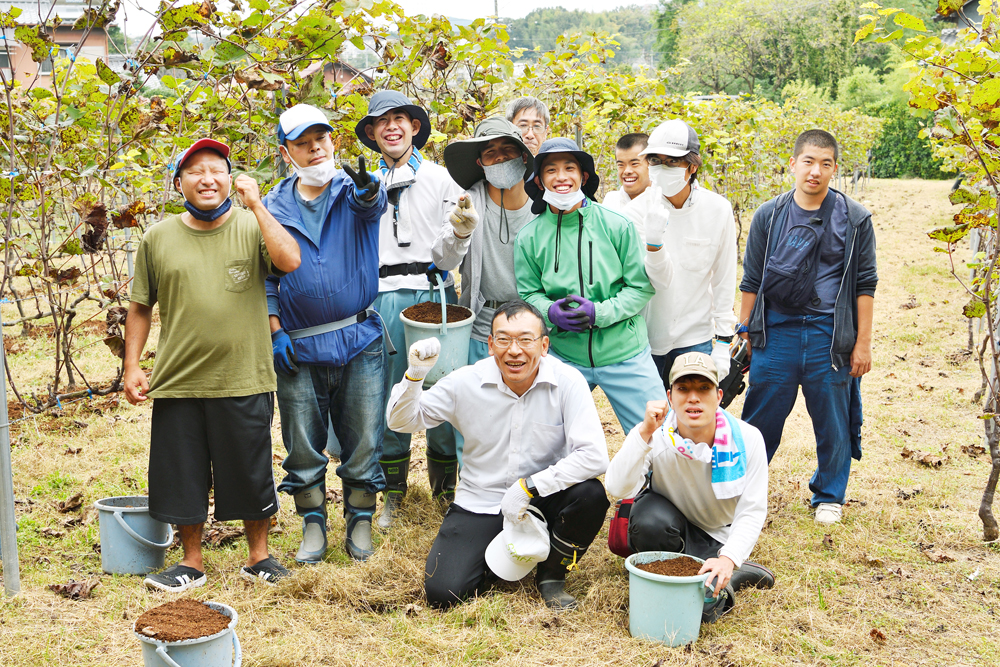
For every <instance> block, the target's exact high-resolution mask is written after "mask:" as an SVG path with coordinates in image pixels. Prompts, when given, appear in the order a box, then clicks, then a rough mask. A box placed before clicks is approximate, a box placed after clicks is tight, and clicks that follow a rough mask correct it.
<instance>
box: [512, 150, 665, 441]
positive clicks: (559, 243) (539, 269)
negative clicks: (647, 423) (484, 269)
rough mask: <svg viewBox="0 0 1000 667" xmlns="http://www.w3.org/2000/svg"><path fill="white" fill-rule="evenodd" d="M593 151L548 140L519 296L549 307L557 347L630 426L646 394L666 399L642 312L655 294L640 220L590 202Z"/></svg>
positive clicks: (523, 238)
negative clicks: (645, 264)
mask: <svg viewBox="0 0 1000 667" xmlns="http://www.w3.org/2000/svg"><path fill="white" fill-rule="evenodd" d="M599 182H600V179H599V178H598V176H597V172H596V171H595V169H594V159H593V158H592V157H591V156H590V155H589V154H587V153H585V152H584V151H581V150H580V149H579V148H578V147H577V145H576V143H575V142H573V141H572V140H570V139H549V140H548V141H546V142H545V143H544V144H542V147H541V149H540V150H539V152H538V155H537V156H535V171H534V174H533V175H532V177H531V179H530V180H529V181H528V182H527V183H525V190H526V191H527V193H528V196H529V197H531V199H532V201H533V202H534V204H533V205H532V209H531V210H532V212H533V213H535V214H537V215H538V217H537V218H535V219H534V220H533V221H532V222H530V223H528V224H527V225H526V226H525V227H524V228H523V229H522V230H521V231H520V232H519V233H518V235H517V240H516V248H515V252H514V274H515V276H516V277H517V291H518V294H519V295H520V297H521V298H522V299H524V300H525V301H527V302H528V303H530V304H531V305H533V306H535V307H536V308H538V310H540V311H541V312H542V313H545V314H546V324H547V325H549V326H550V328H551V329H552V334H551V346H552V352H553V353H554V354H555V355H556V356H557V357H559V358H560V359H562V360H563V361H566V362H568V363H569V364H570V365H572V366H574V367H575V368H577V369H578V370H579V371H580V372H581V373H583V376H584V377H585V378H586V379H587V382H588V383H590V388H591V390H593V388H594V387H598V386H599V387H601V389H603V390H604V393H605V395H607V397H608V401H610V403H611V407H612V408H614V411H615V415H616V416H617V417H618V421H619V422H620V423H621V425H622V428H623V429H624V430H625V432H626V433H628V432H629V431H631V430H632V427H634V426H635V425H636V424H638V423H640V422H641V421H642V419H643V415H644V414H645V409H646V401H655V400H661V401H662V400H666V398H667V397H666V392H665V391H664V389H663V383H662V382H661V381H660V379H659V375H658V374H657V372H656V366H655V365H654V364H653V358H652V355H651V354H650V349H649V339H648V338H647V336H646V323H645V322H644V321H643V319H642V316H641V315H639V311H640V310H642V307H643V306H645V305H646V302H648V301H649V299H650V297H652V296H653V287H652V285H650V283H649V279H648V278H647V277H646V270H645V268H644V267H643V257H642V254H641V253H640V252H639V239H638V236H637V232H636V231H635V226H634V225H633V224H632V223H631V222H630V221H629V220H628V219H627V218H625V217H624V216H622V215H621V214H619V213H615V212H614V211H612V210H610V209H607V208H604V207H603V206H601V205H600V204H598V203H596V202H595V201H593V197H594V193H595V192H597V186H598V184H599Z"/></svg>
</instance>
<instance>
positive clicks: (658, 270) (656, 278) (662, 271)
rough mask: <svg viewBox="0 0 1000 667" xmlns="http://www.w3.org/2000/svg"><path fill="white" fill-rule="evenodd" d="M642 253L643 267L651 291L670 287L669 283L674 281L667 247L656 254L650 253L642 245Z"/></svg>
mask: <svg viewBox="0 0 1000 667" xmlns="http://www.w3.org/2000/svg"><path fill="white" fill-rule="evenodd" d="M642 252H643V255H644V257H643V260H642V261H643V266H644V267H645V269H646V275H647V276H648V277H649V282H650V284H651V285H652V286H653V289H656V290H665V289H667V288H668V287H670V282H671V281H672V280H673V279H674V263H673V261H671V259H670V253H669V252H667V247H666V246H663V247H662V248H660V249H659V250H657V251H656V252H650V251H649V250H646V247H645V244H643V247H642Z"/></svg>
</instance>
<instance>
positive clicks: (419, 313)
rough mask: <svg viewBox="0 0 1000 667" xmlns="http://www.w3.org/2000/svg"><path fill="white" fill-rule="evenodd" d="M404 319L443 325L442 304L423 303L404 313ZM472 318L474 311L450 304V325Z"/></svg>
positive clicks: (411, 307)
mask: <svg viewBox="0 0 1000 667" xmlns="http://www.w3.org/2000/svg"><path fill="white" fill-rule="evenodd" d="M403 317H405V318H406V319H408V320H411V321H413V322H421V323H423V324H441V304H440V303H435V302H433V301H423V302H421V303H417V304H414V305H412V306H410V307H409V308H407V309H406V310H404V311H403ZM470 317H472V311H471V310H469V309H468V308H464V307H462V306H455V305H452V304H448V323H449V324H450V323H452V322H461V321H462V320H467V319H469V318H470Z"/></svg>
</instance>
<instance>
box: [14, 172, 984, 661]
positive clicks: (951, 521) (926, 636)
mask: <svg viewBox="0 0 1000 667" xmlns="http://www.w3.org/2000/svg"><path fill="white" fill-rule="evenodd" d="M948 188H949V183H948V182H945V181H941V182H928V181H916V180H914V181H876V182H873V183H872V185H871V187H870V188H869V191H868V192H866V193H863V194H861V195H859V197H858V198H859V199H860V200H861V201H862V202H863V203H865V204H866V205H867V206H868V207H869V208H870V210H871V211H872V212H873V215H874V221H875V225H876V235H877V239H878V254H879V277H880V283H879V288H878V292H877V294H876V298H875V308H876V310H875V345H874V365H873V370H872V372H871V373H870V374H869V375H868V376H866V378H865V380H864V382H863V383H862V392H863V398H864V405H865V426H864V442H863V447H864V457H863V459H862V460H861V461H860V462H856V463H855V465H854V468H853V470H852V473H851V482H850V486H849V488H848V495H849V498H850V502H849V504H848V506H847V507H846V508H845V511H844V521H843V523H842V524H840V525H837V526H834V527H832V528H825V529H824V528H822V527H819V526H817V525H816V524H814V522H813V521H812V515H811V512H810V510H809V507H808V500H809V496H810V493H809V490H808V483H809V477H810V475H811V474H812V471H813V469H814V466H815V444H814V439H813V434H812V429H811V425H810V422H809V419H808V415H807V414H806V411H805V408H804V405H803V404H802V403H801V400H800V402H799V404H798V405H797V406H796V408H795V411H794V413H793V415H792V417H791V418H790V420H789V422H788V424H787V426H786V429H785V436H784V441H783V443H782V447H781V449H780V450H779V453H778V455H777V457H776V458H775V461H774V462H773V464H772V465H771V468H770V489H769V504H770V507H769V515H768V524H767V527H766V528H765V530H764V532H763V534H762V535H761V538H760V540H759V542H758V544H757V547H756V549H755V552H754V555H753V558H754V559H755V560H758V561H760V562H762V563H764V564H765V565H767V566H768V567H770V568H772V569H773V570H774V571H775V572H776V573H777V577H778V581H777V585H776V587H775V588H774V589H773V590H769V591H750V592H745V593H743V594H741V595H740V597H739V599H738V601H737V606H736V608H735V610H734V611H733V612H732V613H731V614H729V615H728V616H726V617H725V618H724V619H722V620H721V621H720V622H718V623H717V624H715V625H713V626H707V627H704V628H702V633H701V638H700V639H699V640H698V641H697V642H696V643H695V644H694V645H693V646H691V647H688V648H674V649H671V648H667V647H664V646H661V645H658V644H652V643H648V642H645V641H642V640H637V639H632V638H631V637H630V636H629V632H628V617H629V593H628V575H627V573H626V572H625V570H624V567H623V565H622V560H621V559H620V558H618V557H616V556H613V555H612V554H611V553H610V552H609V551H608V550H607V546H606V538H607V533H606V530H605V531H602V533H601V534H600V535H599V536H598V538H597V540H596V541H595V543H594V545H593V547H592V548H591V550H590V552H588V553H587V555H586V556H585V557H584V558H583V560H582V563H581V568H580V570H579V572H576V573H573V574H571V575H570V578H569V586H568V587H569V590H570V592H572V593H573V594H574V595H576V596H577V597H578V598H579V599H580V600H581V608H580V609H579V610H578V611H574V612H568V613H562V614H558V615H557V614H554V613H553V612H551V611H550V610H548V609H546V608H545V606H544V605H543V604H542V603H541V600H540V598H539V597H538V594H537V593H536V592H535V589H534V583H533V579H532V577H531V576H529V577H527V578H526V579H525V580H523V581H522V582H520V583H518V584H513V585H505V586H503V587H500V588H499V589H497V590H495V591H494V592H491V593H490V594H488V595H486V596H484V597H482V598H480V599H478V600H475V601H472V602H469V603H467V604H463V605H460V606H458V607H456V608H455V609H453V610H451V611H447V612H438V611H433V610H430V609H428V608H426V602H425V600H424V598H423V592H422V579H423V568H424V558H425V557H426V554H427V551H428V549H429V547H430V544H431V542H432V541H433V538H434V534H435V532H436V529H437V526H438V523H439V522H440V515H439V514H438V513H437V511H436V509H435V508H434V507H433V504H432V503H431V501H430V500H429V497H428V491H427V482H426V473H425V470H426V465H425V464H424V463H423V460H422V459H421V460H417V461H416V462H415V465H414V470H413V472H412V473H411V479H412V482H413V484H414V488H413V490H412V492H411V494H410V496H409V498H408V503H407V505H406V509H405V515H404V518H403V520H402V522H401V523H400V525H399V526H398V527H397V528H394V529H393V530H392V531H391V532H390V533H388V534H384V535H383V534H380V535H378V537H377V541H378V551H377V553H376V555H375V556H374V557H373V558H372V559H371V560H370V561H369V562H367V563H364V564H357V563H353V562H351V561H350V560H349V559H348V558H347V556H346V555H345V554H344V552H343V546H342V540H343V529H344V522H343V518H342V516H341V511H342V506H340V505H339V496H338V497H337V499H336V503H337V504H335V505H332V506H331V508H330V514H331V523H332V527H331V533H330V536H331V547H332V548H331V551H330V554H329V556H328V558H327V562H325V563H324V564H322V565H319V566H316V567H311V568H302V567H292V565H293V562H292V556H293V554H294V552H295V549H296V548H297V545H298V539H299V522H298V520H297V518H296V517H295V516H294V510H293V507H292V503H291V502H290V501H288V500H287V498H282V501H283V506H282V509H281V512H280V514H279V515H278V521H277V526H276V527H275V529H274V531H273V534H272V536H271V537H272V539H271V552H272V554H274V555H276V556H277V557H279V558H280V559H282V560H283V561H284V562H285V563H286V564H287V565H288V566H289V567H292V569H293V572H294V575H295V576H293V577H292V578H291V579H290V580H288V581H286V582H283V583H282V584H281V585H280V586H278V587H276V588H267V587H265V586H262V585H253V584H251V583H249V582H245V581H243V580H242V579H240V578H239V577H238V576H237V571H238V569H239V567H240V565H242V563H243V559H244V558H245V542H244V541H243V539H242V537H235V538H231V536H232V534H233V533H234V532H235V531H232V530H231V529H230V532H229V533H227V532H226V530H225V528H224V527H222V526H216V527H215V529H216V531H217V532H216V533H215V537H216V539H214V541H213V543H212V544H210V545H209V546H208V547H207V550H206V565H207V571H208V577H209V582H208V584H207V585H206V586H205V587H203V588H200V589H196V590H195V591H193V592H192V593H191V594H190V597H193V598H196V599H198V600H215V601H219V602H224V603H225V604H228V605H230V606H232V607H233V608H235V609H236V611H237V612H238V613H239V615H240V619H239V625H238V626H237V634H238V635H239V638H240V641H241V642H242V645H243V655H244V663H243V664H244V665H248V666H252V667H309V666H318V665H365V666H370V665H396V664H408V665H458V664H462V665H466V664H472V665H487V664H489V665H493V664H499V665H518V666H519V667H526V666H528V665H580V664H616V665H640V666H643V667H652V666H656V665H659V666H666V665H720V666H724V665H830V666H833V665H845V666H846V665H894V666H896V667H900V666H903V665H950V666H957V665H969V666H971V665H989V664H1000V657H998V656H1000V650H998V649H1000V640H998V637H1000V634H998V633H997V632H996V613H997V610H998V607H1000V595H998V588H997V587H998V584H1000V554H998V550H997V548H996V545H984V544H983V543H982V542H981V527H980V524H979V520H978V518H977V516H976V511H977V508H978V506H979V499H980V495H981V489H982V486H983V484H984V483H985V479H986V475H987V471H988V469H989V463H988V457H987V456H985V455H984V454H983V453H981V451H980V450H977V449H976V448H977V447H978V446H980V445H981V444H982V442H981V434H982V422H981V421H980V420H978V419H976V415H977V413H978V412H979V409H978V407H977V406H976V405H974V404H973V403H972V402H971V399H972V396H973V394H974V393H975V392H976V390H977V389H978V388H979V385H980V380H979V370H978V368H977V366H976V364H975V363H974V362H973V361H971V360H970V359H969V358H968V356H967V355H966V354H965V353H964V352H963V350H965V346H966V343H967V340H968V329H967V322H966V320H965V319H964V318H963V317H962V316H961V308H962V305H963V304H964V303H965V302H966V301H967V297H965V296H963V293H962V291H961V289H960V287H959V286H958V285H957V283H956V281H955V280H954V279H953V277H952V276H951V275H950V273H949V269H948V266H947V262H946V260H947V256H946V255H943V254H940V253H935V252H934V251H933V243H932V242H931V241H930V240H929V239H928V238H927V236H926V234H925V231H926V230H927V229H928V228H930V227H932V226H937V225H940V224H945V223H946V222H947V220H949V218H950V216H951V214H952V209H951V206H950V205H949V204H948V202H947V198H946V197H947V193H948ZM966 254H967V253H966ZM958 259H965V257H964V256H963V257H960V258H958ZM4 312H5V317H6V313H7V311H6V310H5V311H4ZM84 342H86V341H84ZM13 343H16V347H18V348H19V350H18V352H14V351H13V350H11V348H8V349H9V350H11V354H10V358H11V366H12V369H13V370H14V372H15V377H23V378H25V380H24V384H26V385H29V386H30V385H31V382H32V379H31V378H32V377H39V378H40V377H43V376H44V373H42V372H40V371H38V370H37V369H38V367H39V366H40V365H41V364H47V363H49V361H48V360H49V359H50V358H51V357H50V355H49V354H48V353H47V352H46V349H45V344H46V341H45V339H44V338H37V339H30V340H29V339H20V338H18V339H17V340H16V341H11V344H13ZM5 344H7V340H6V339H5ZM102 348H103V346H101V345H94V346H92V347H91V348H88V349H90V350H92V351H93V352H92V354H93V358H88V359H87V360H85V363H86V364H87V366H86V367H87V368H88V369H90V371H91V372H92V373H93V374H94V375H95V376H97V377H101V373H102V372H104V374H105V375H106V376H108V377H111V376H112V374H113V369H114V365H113V364H112V363H111V361H110V360H108V359H106V358H105V357H106V356H107V352H106V350H104V349H102ZM102 355H104V356H102ZM102 369H104V370H102ZM33 373H34V375H32V374H33ZM595 398H596V399H597V401H598V406H599V408H600V410H601V415H602V419H603V421H604V422H605V426H606V432H607V434H608V435H607V438H608V444H609V450H610V452H611V453H612V455H613V454H614V453H615V452H616V451H617V450H618V448H619V446H620V445H621V442H622V440H623V439H624V434H623V433H622V432H621V427H620V426H619V425H618V423H617V420H616V419H615V417H614V415H613V413H612V412H611V410H610V408H609V406H608V404H607V401H606V400H605V399H604V398H603V396H602V395H601V394H600V392H597V393H596V395H595ZM731 410H732V411H733V413H734V414H739V413H740V410H741V399H739V400H737V402H736V403H735V404H734V405H733V406H732V407H731ZM274 435H275V440H274V442H275V445H274V447H275V466H276V467H275V473H276V475H277V476H279V478H280V473H281V470H280V467H278V463H279V462H280V458H281V455H282V454H283V448H282V446H281V444H280V435H279V431H278V426H277V424H276V425H275V431H274ZM15 436H16V437H15V445H14V449H13V459H14V471H15V479H14V483H15V494H16V497H17V499H18V502H17V511H18V520H19V524H20V528H19V532H18V543H19V549H20V558H21V568H22V572H21V577H22V588H23V593H22V594H21V595H19V596H17V597H15V598H13V599H2V601H0V665H4V666H5V667H28V666H31V667H35V666H37V665H49V664H52V665H78V666H81V667H82V666H98V665H101V666H104V665H122V666H126V667H128V666H133V665H134V666H138V665H140V664H141V662H142V658H141V656H140V648H139V642H138V640H137V639H135V637H134V636H133V635H132V633H131V627H132V624H133V622H134V621H135V619H136V618H137V617H138V615H139V614H141V613H142V612H143V611H145V610H147V609H150V608H152V607H154V606H156V605H158V604H161V603H162V602H164V601H166V600H167V598H166V597H165V595H164V594H160V593H150V592H147V591H146V590H145V589H144V588H143V586H142V582H141V578H139V577H129V576H109V575H105V574H103V573H102V572H101V561H100V554H99V548H100V547H99V542H100V535H99V530H98V522H97V517H96V514H95V511H94V510H93V509H92V505H93V502H94V501H95V500H98V499H100V498H103V497H107V496H115V495H133V494H141V493H144V492H145V487H146V481H145V479H146V451H147V449H146V448H147V443H148V437H149V409H148V408H145V407H141V408H133V407H131V406H129V405H127V404H126V403H125V402H124V401H122V402H121V403H120V405H113V404H110V403H109V402H107V401H105V402H103V403H101V404H100V405H97V404H91V403H88V402H86V401H83V402H79V403H76V404H73V405H71V406H66V407H65V409H64V410H63V411H61V412H60V413H58V415H56V416H46V417H40V418H38V419H32V418H30V417H29V418H28V419H26V420H25V421H23V422H19V423H18V424H17V425H16V429H15ZM421 445H422V441H421V440H420V439H418V440H417V441H415V446H414V452H415V453H418V452H419V453H420V455H422V451H421V450H422V446H421ZM907 449H909V450H914V451H919V452H923V453H926V454H929V455H931V456H932V457H938V458H939V459H940V461H941V462H940V465H933V464H934V463H935V459H934V458H931V459H927V461H928V463H931V464H932V465H926V464H924V463H921V462H920V461H918V460H915V459H913V458H904V457H903V456H902V455H901V454H903V453H904V451H905V450H907ZM418 458H419V457H418ZM331 482H333V480H332V479H331ZM332 488H335V487H332ZM77 494H82V498H80V499H79V500H80V501H81V502H82V505H81V507H80V508H79V509H66V508H67V505H68V506H70V507H72V505H74V504H75V502H73V501H74V496H76V495H77ZM59 503H63V507H62V509H63V510H64V511H60V507H59ZM235 527H236V526H235V524H234V525H233V528H235ZM227 536H228V537H227ZM230 538H231V539H230ZM178 558H179V550H178V549H172V550H170V551H169V552H168V554H167V561H168V563H170V562H175V561H176V560H177V559H178ZM71 579H74V580H76V581H90V582H93V581H94V580H99V585H98V586H97V587H96V588H94V589H93V594H92V597H90V598H89V599H83V600H76V601H74V600H69V599H66V598H63V597H60V596H57V595H56V594H55V593H54V592H52V591H50V590H49V589H48V586H49V585H50V584H59V583H66V582H69V581H70V580H71Z"/></svg>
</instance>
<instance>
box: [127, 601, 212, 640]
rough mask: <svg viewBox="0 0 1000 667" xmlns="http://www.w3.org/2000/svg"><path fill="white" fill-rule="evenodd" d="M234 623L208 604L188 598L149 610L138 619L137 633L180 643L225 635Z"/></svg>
mask: <svg viewBox="0 0 1000 667" xmlns="http://www.w3.org/2000/svg"><path fill="white" fill-rule="evenodd" d="M231 621H232V619H231V618H229V617H228V616H226V615H225V614H220V613H219V612H217V611H216V610H214V609H212V608H211V607H209V606H208V605H207V604H202V603H201V602H198V601H197V600H192V599H190V598H185V599H183V600H175V601H174V602H168V603H166V604H161V605H160V606H159V607H153V608H152V609H150V610H148V611H146V612H145V613H144V614H142V615H141V616H140V617H139V618H138V619H136V621H135V631H136V632H138V633H139V634H142V635H145V636H146V637H150V638H152V639H155V640H157V641H161V642H181V641H184V640H186V639H200V638H201V637H210V636H212V635H214V634H216V633H219V632H222V631H223V630H225V629H226V628H228V627H229V623H230V622H231Z"/></svg>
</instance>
